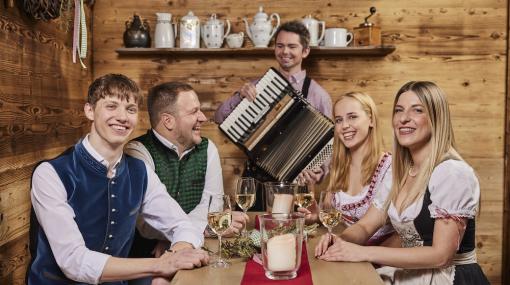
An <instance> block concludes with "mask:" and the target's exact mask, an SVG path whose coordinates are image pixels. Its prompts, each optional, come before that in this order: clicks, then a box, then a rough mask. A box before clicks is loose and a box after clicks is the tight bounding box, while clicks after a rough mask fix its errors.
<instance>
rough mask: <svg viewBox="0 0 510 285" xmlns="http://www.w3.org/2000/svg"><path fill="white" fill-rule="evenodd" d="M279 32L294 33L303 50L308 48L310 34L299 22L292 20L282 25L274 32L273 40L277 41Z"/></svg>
mask: <svg viewBox="0 0 510 285" xmlns="http://www.w3.org/2000/svg"><path fill="white" fill-rule="evenodd" d="M281 31H285V32H289V33H294V34H297V35H298V36H299V42H300V43H301V45H302V46H303V48H305V49H306V48H308V46H309V44H310V32H309V31H308V29H307V28H306V26H305V25H304V24H303V23H301V21H298V20H294V21H290V22H286V23H283V24H282V25H280V27H278V30H276V34H275V37H274V38H275V40H276V39H278V34H280V32H281Z"/></svg>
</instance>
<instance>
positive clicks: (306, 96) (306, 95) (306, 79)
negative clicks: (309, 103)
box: [301, 76, 312, 99]
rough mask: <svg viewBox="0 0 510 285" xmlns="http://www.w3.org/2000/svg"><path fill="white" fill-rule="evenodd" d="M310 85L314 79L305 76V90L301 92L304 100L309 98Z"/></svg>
mask: <svg viewBox="0 0 510 285" xmlns="http://www.w3.org/2000/svg"><path fill="white" fill-rule="evenodd" d="M310 83H312V79H311V78H310V77H308V76H305V81H304V82H303V89H302V90H301V94H303V98H305V99H307V98H308V89H310Z"/></svg>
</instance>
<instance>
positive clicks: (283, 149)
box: [220, 68, 334, 182]
mask: <svg viewBox="0 0 510 285" xmlns="http://www.w3.org/2000/svg"><path fill="white" fill-rule="evenodd" d="M255 86H256V89H257V97H256V99H255V101H253V102H250V101H248V100H247V99H243V100H242V101H241V103H240V104H239V105H238V106H237V107H236V108H235V109H234V110H233V112H232V113H231V114H230V115H229V116H228V117H227V118H226V119H225V121H223V123H222V124H221V125H220V129H221V130H222V131H223V132H224V133H225V135H227V137H228V138H229V139H231V140H232V141H233V142H234V143H236V144H237V145H239V146H240V147H241V148H243V150H244V151H245V153H246V154H247V155H248V157H249V158H250V160H251V161H252V162H254V163H255V165H256V166H257V167H259V168H261V169H263V170H264V171H265V172H266V173H267V174H268V175H270V176H271V177H273V178H274V179H275V180H277V181H288V182H292V181H295V179H296V177H297V176H298V175H299V173H301V172H302V171H303V170H305V169H313V168H315V167H318V166H320V165H322V164H323V163H324V161H325V160H326V159H328V158H329V156H330V155H331V153H332V146H333V136H334V124H333V122H332V121H331V119H329V118H328V117H326V116H324V115H323V114H322V113H320V112H319V111H318V110H316V109H315V108H314V107H313V106H311V105H310V103H308V102H307V101H306V100H305V99H304V98H303V97H302V95H301V93H300V92H298V91H296V90H294V89H293V88H292V86H291V85H290V83H289V82H288V81H287V80H286V79H285V78H284V77H283V76H282V75H281V74H280V73H279V72H278V71H277V70H276V69H274V68H271V69H269V70H268V71H267V72H266V74H265V75H264V76H263V77H262V78H261V79H260V80H259V81H258V82H257V83H256V84H255Z"/></svg>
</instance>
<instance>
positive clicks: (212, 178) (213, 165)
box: [124, 129, 223, 238]
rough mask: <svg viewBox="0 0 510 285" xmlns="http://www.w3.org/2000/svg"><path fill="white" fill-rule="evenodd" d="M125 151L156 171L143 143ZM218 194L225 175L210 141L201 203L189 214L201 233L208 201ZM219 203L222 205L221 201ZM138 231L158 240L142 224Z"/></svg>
mask: <svg viewBox="0 0 510 285" xmlns="http://www.w3.org/2000/svg"><path fill="white" fill-rule="evenodd" d="M152 132H153V133H154V135H155V136H156V138H157V139H158V140H159V141H160V142H161V143H162V144H163V145H164V146H165V147H167V148H169V149H172V150H173V151H175V152H176V153H179V152H178V150H177V146H175V145H174V144H173V143H171V142H170V141H169V140H167V139H166V138H164V137H163V136H162V135H160V134H159V133H158V132H156V130H154V129H152ZM191 150H193V148H190V149H187V150H186V151H184V152H183V153H182V154H181V156H180V158H179V159H182V158H183V157H184V156H185V155H186V154H187V153H189V152H190V151H191ZM124 151H125V152H126V153H127V154H129V155H131V156H133V157H136V158H138V159H141V160H143V161H144V162H145V163H146V164H147V165H148V166H149V167H150V168H151V169H152V170H155V168H156V167H155V166H154V160H153V159H152V156H151V154H150V153H149V151H148V150H147V148H146V147H145V146H144V145H143V144H142V143H141V142H138V141H130V142H129V143H128V144H127V145H126V146H125V148H124ZM218 194H223V175H222V171H221V163H220V155H219V154H218V148H217V147H216V145H215V144H214V143H213V142H212V141H211V140H209V144H208V147H207V169H206V172H205V184H204V191H203V192H202V198H201V199H200V203H199V204H198V205H197V206H196V207H195V208H194V209H193V210H192V211H191V212H189V214H188V216H189V217H190V219H191V221H192V222H193V225H195V226H196V227H197V229H199V230H200V231H201V232H203V231H204V230H205V228H206V226H207V212H208V203H209V201H208V199H209V197H210V196H211V195H218ZM216 197H218V196H216ZM217 202H218V203H220V202H221V201H217ZM138 229H139V230H140V231H141V232H142V234H143V235H144V236H146V237H152V238H157V236H153V235H151V234H150V230H147V229H146V228H145V227H144V226H143V225H141V224H139V227H138Z"/></svg>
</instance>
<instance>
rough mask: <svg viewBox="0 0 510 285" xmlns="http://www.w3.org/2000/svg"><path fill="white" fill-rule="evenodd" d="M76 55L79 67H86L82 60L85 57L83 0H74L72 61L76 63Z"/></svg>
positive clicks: (85, 29) (85, 41)
mask: <svg viewBox="0 0 510 285" xmlns="http://www.w3.org/2000/svg"><path fill="white" fill-rule="evenodd" d="M77 56H78V59H79V60H80V64H81V67H83V68H84V69H86V68H87V66H85V64H84V63H83V61H82V59H84V58H86V57H87V23H86V21H85V9H84V8H83V0H74V33H73V63H76V57H77Z"/></svg>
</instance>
